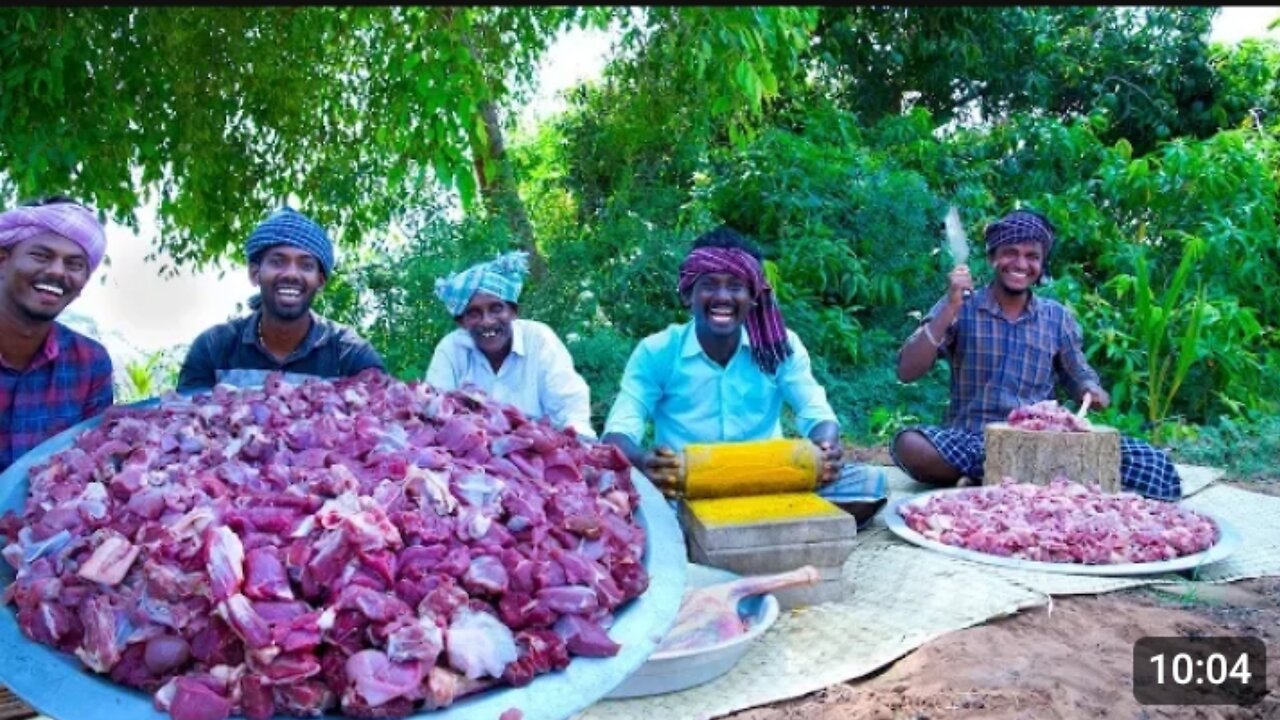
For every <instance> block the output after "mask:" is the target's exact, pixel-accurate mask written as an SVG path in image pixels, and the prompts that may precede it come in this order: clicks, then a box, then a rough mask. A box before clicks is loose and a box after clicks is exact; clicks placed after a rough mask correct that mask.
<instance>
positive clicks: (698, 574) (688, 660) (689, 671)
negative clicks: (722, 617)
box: [605, 563, 778, 700]
mask: <svg viewBox="0 0 1280 720" xmlns="http://www.w3.org/2000/svg"><path fill="white" fill-rule="evenodd" d="M739 577H741V576H740V575H737V574H735V573H731V572H729V571H728V570H721V569H719V568H714V567H710V566H708V565H698V564H696V563H690V564H689V568H688V572H687V578H688V583H689V587H705V586H707V585H715V584H718V583H722V582H728V581H730V580H736V579H737V578H739ZM738 614H739V616H741V617H742V619H743V620H745V621H746V622H747V632H746V633H744V634H742V635H739V636H737V637H735V638H730V639H728V640H725V641H723V642H720V643H717V644H715V645H710V646H708V647H704V648H690V649H687V650H674V651H668V652H658V653H654V654H653V655H650V656H649V661H648V662H646V663H645V664H644V665H641V666H640V669H639V670H637V671H636V672H635V673H634V674H633V675H632V676H631V677H629V678H627V679H626V680H625V681H624V682H623V683H622V684H621V685H619V686H618V687H616V688H614V690H613V692H611V693H609V694H608V695H606V696H605V697H606V698H607V699H611V700H612V699H619V698H629V697H641V696H643V695H660V694H662V693H669V692H675V691H677V690H684V689H686V688H691V687H694V686H697V685H701V684H703V683H706V682H710V681H712V680H714V679H716V678H718V677H720V676H721V675H723V674H725V673H727V672H729V670H730V669H732V668H733V666H734V665H736V664H738V661H739V660H741V659H742V656H743V654H745V653H746V652H747V649H748V648H750V647H751V643H752V642H754V641H755V640H756V638H758V637H760V636H761V635H763V634H764V633H765V631H767V630H768V629H769V628H770V627H772V626H773V623H774V621H776V620H777V619H778V599H777V598H775V597H774V596H773V595H772V594H766V595H755V596H752V597H749V598H745V599H743V600H742V601H741V602H739V603H738Z"/></svg>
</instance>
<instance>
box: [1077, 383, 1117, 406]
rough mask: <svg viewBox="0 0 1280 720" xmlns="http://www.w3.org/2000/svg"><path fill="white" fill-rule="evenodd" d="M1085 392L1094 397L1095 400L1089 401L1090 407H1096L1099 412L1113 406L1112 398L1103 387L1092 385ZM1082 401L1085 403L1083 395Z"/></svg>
mask: <svg viewBox="0 0 1280 720" xmlns="http://www.w3.org/2000/svg"><path fill="white" fill-rule="evenodd" d="M1084 391H1085V392H1086V393H1088V394H1089V395H1091V396H1092V397H1093V400H1091V401H1089V404H1090V406H1092V407H1096V408H1098V409H1099V410H1106V409H1107V407H1108V406H1109V405H1111V396H1110V395H1108V394H1107V391H1106V390H1103V389H1102V388H1101V387H1099V386H1097V385H1090V386H1088V387H1086V388H1085V389H1084ZM1080 401H1081V402H1084V396H1083V395H1081V396H1080Z"/></svg>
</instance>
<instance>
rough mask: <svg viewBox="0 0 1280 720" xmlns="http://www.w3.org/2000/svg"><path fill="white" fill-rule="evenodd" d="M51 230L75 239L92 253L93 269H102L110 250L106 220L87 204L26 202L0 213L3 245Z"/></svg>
mask: <svg viewBox="0 0 1280 720" xmlns="http://www.w3.org/2000/svg"><path fill="white" fill-rule="evenodd" d="M47 232H51V233H53V234H55V235H61V236H62V237H64V238H66V239H68V240H70V241H72V242H74V243H75V244H77V245H79V246H80V247H81V248H82V249H84V254H85V255H88V256H89V272H90V273H92V272H93V271H94V270H97V269H98V264H99V263H101V262H102V256H103V254H104V253H105V252H106V250H107V235H106V233H105V232H104V231H103V229H102V223H100V222H98V218H96V217H95V216H94V214H93V213H92V212H90V211H89V209H88V208H86V207H85V206H83V205H79V204H77V203H73V202H57V203H49V204H47V205H23V206H20V207H16V208H14V209H12V210H7V211H5V212H3V213H0V248H10V247H13V246H14V245H17V244H18V243H20V242H22V241H23V240H29V239H31V238H33V237H35V236H37V235H41V234H43V233H47Z"/></svg>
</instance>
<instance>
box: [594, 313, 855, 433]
mask: <svg viewBox="0 0 1280 720" xmlns="http://www.w3.org/2000/svg"><path fill="white" fill-rule="evenodd" d="M787 339H788V340H789V341H790V343H791V348H792V350H793V352H792V354H791V356H790V357H788V358H787V360H786V362H784V363H782V364H781V365H779V366H778V370H777V373H776V374H775V375H773V376H772V377H770V376H768V375H766V374H765V373H764V372H763V371H762V370H761V369H760V366H758V365H756V363H755V361H754V360H753V359H752V357H751V346H750V341H749V340H748V338H747V333H746V330H745V328H744V329H743V331H742V342H741V343H740V344H739V345H738V351H737V352H736V353H734V355H733V357H732V358H730V359H729V363H728V364H727V365H726V366H724V367H721V366H720V365H719V364H718V363H716V362H715V361H714V360H712V359H711V358H710V357H708V356H707V353H706V352H705V351H703V349H702V345H701V344H700V343H699V342H698V335H697V332H696V331H695V330H694V326H693V322H687V323H685V324H683V325H671V326H668V327H667V329H666V330H663V331H662V332H659V333H654V334H653V335H650V336H649V337H647V338H645V339H644V340H642V341H640V344H639V345H637V346H636V349H635V350H634V351H632V353H631V358H630V359H629V360H627V368H626V370H625V371H624V372H623V375H622V387H621V388H620V389H619V390H618V397H617V399H615V400H614V401H613V407H612V408H611V409H610V410H609V417H608V418H607V419H606V420H605V424H604V432H605V434H608V433H618V434H621V435H625V436H627V437H628V438H630V439H631V441H632V442H634V443H636V444H637V445H639V444H640V443H641V441H642V439H643V438H644V433H645V427H646V424H647V423H648V421H649V420H653V423H654V440H655V444H656V445H666V446H668V447H670V448H671V449H672V450H676V451H679V450H681V449H683V448H684V446H685V445H687V444H689V443H703V442H739V441H747V440H768V439H772V438H780V437H782V424H781V422H780V418H781V415H782V404H783V403H784V402H785V403H786V404H787V405H788V406H790V407H791V409H792V410H793V411H794V412H795V414H796V425H797V426H798V428H799V430H800V432H801V433H802V434H803V435H804V436H805V437H808V435H809V433H810V432H811V431H812V430H813V428H814V426H815V425H817V424H818V423H820V422H822V421H824V420H830V421H832V422H836V414H835V412H833V411H832V409H831V405H830V404H829V403H828V402H827V393H826V391H825V390H823V389H822V386H821V385H819V384H818V382H817V381H816V380H815V379H814V378H813V369H812V367H811V366H810V362H809V351H808V350H806V349H805V346H804V343H802V342H800V338H799V337H798V336H797V335H796V334H795V333H793V332H791V331H790V330H787Z"/></svg>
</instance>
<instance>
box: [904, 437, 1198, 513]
mask: <svg viewBox="0 0 1280 720" xmlns="http://www.w3.org/2000/svg"><path fill="white" fill-rule="evenodd" d="M911 430H915V431H916V432H919V433H920V434H921V435H924V436H925V438H927V439H928V440H929V442H930V443H932V444H933V446H934V447H935V448H937V450H938V454H939V455H941V456H942V459H943V460H946V461H947V464H949V465H951V466H952V467H954V468H955V469H957V470H959V471H960V474H962V475H965V476H968V477H970V478H973V479H974V480H981V479H982V465H983V463H984V462H985V461H986V459H987V450H986V447H985V446H984V445H983V439H982V433H980V432H969V431H968V430H957V429H954V428H944V427H936V426H932V425H918V426H915V427H910V428H906V429H904V430H902V431H901V432H899V433H898V434H899V435H901V434H902V433H904V432H909V431H911ZM897 440H898V438H897V437H895V438H894V442H893V443H892V444H890V445H889V453H890V455H892V456H893V461H894V462H895V463H897V465H898V467H900V468H902V470H903V471H904V472H907V474H908V475H910V474H911V473H910V471H908V470H907V468H906V466H904V465H903V464H902V461H901V460H899V459H898V456H897V455H896V454H895V452H894V448H895V446H896V445H897ZM1120 486H1121V487H1122V488H1123V489H1125V490H1129V491H1131V492H1136V493H1138V494H1139V495H1142V496H1144V497H1149V498H1152V499H1155V500H1178V499H1180V498H1181V497H1182V478H1180V477H1178V471H1177V469H1175V468H1174V467H1173V461H1172V460H1170V459H1169V454H1168V453H1166V452H1165V451H1163V450H1158V449H1156V448H1154V447H1152V446H1151V445H1148V444H1147V443H1145V442H1143V441H1141V440H1135V439H1133V438H1130V437H1125V436H1123V435H1122V436H1121V437H1120Z"/></svg>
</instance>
